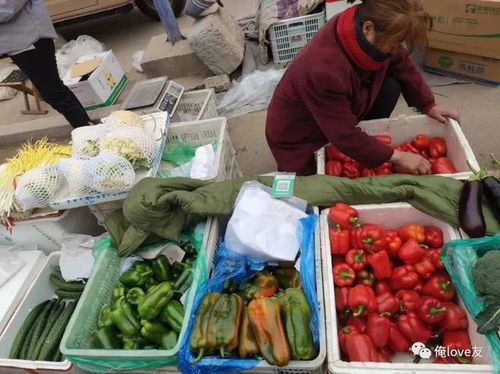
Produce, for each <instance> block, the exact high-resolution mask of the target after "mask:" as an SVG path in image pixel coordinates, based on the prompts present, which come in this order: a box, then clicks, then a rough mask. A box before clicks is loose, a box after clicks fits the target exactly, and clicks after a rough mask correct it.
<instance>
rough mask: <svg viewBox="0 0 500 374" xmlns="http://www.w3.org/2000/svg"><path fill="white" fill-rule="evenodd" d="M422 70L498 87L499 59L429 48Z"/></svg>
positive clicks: (499, 84)
mask: <svg viewBox="0 0 500 374" xmlns="http://www.w3.org/2000/svg"><path fill="white" fill-rule="evenodd" d="M424 70H425V71H428V72H431V73H438V74H444V75H450V76H453V77H456V78H462V79H468V80H472V81H474V82H478V83H481V84H486V85H489V86H500V59H493V58H489V57H481V56H474V55H467V54H463V53H457V52H450V51H443V50H439V49H431V48H429V49H427V51H426V54H425V60H424Z"/></svg>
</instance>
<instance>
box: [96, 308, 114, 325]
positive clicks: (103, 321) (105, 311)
mask: <svg viewBox="0 0 500 374" xmlns="http://www.w3.org/2000/svg"><path fill="white" fill-rule="evenodd" d="M106 326H113V321H112V320H111V307H110V306H109V305H108V304H104V305H103V306H102V308H101V310H100V311H99V315H98V316H97V328H98V329H102V328H103V327H106Z"/></svg>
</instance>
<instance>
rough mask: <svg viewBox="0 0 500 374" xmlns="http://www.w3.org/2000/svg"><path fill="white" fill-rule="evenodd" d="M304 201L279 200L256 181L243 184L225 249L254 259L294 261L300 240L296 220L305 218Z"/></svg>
mask: <svg viewBox="0 0 500 374" xmlns="http://www.w3.org/2000/svg"><path fill="white" fill-rule="evenodd" d="M306 207H307V203H306V202H304V201H303V200H300V199H296V198H293V199H291V200H290V199H289V200H280V199H275V198H273V197H272V196H271V194H270V189H269V187H266V186H264V185H262V184H260V183H258V182H247V183H245V184H243V186H242V188H241V189H240V192H239V194H238V198H237V200H236V203H235V208H234V211H233V214H232V216H231V218H230V219H229V223H228V225H227V230H226V235H225V238H224V240H225V244H226V246H227V248H229V249H231V250H232V251H235V252H237V253H240V254H242V255H244V256H248V257H250V258H251V259H253V260H256V261H266V262H278V261H295V258H296V256H297V253H298V251H299V247H300V242H299V238H298V235H297V229H298V225H299V219H301V218H304V217H307V215H306V213H305V210H306Z"/></svg>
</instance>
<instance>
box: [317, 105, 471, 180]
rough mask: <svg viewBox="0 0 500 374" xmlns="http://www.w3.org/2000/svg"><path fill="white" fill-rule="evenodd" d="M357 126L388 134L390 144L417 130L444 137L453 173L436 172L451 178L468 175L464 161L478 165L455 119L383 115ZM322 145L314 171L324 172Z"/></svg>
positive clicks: (370, 132) (403, 140)
mask: <svg viewBox="0 0 500 374" xmlns="http://www.w3.org/2000/svg"><path fill="white" fill-rule="evenodd" d="M359 127H360V128H361V129H362V130H363V131H365V132H366V133H367V134H368V135H390V136H392V143H393V145H399V144H401V143H404V142H406V141H411V140H412V139H413V138H414V137H415V135H417V134H426V135H428V136H430V137H435V136H439V137H442V138H444V139H445V140H446V145H447V146H448V153H447V155H446V157H448V158H449V159H450V160H451V161H452V162H453V165H454V166H455V169H456V170H457V172H456V173H455V174H436V175H441V176H443V177H452V178H455V179H461V180H463V179H468V178H469V177H470V176H471V175H472V172H471V171H470V169H469V166H468V165H467V161H468V162H470V164H471V165H472V166H473V167H474V168H475V169H479V165H478V163H477V160H476V157H475V156H474V152H473V151H472V148H471V146H470V145H469V142H468V141H467V139H466V138H465V135H464V133H463V131H462V129H461V128H460V125H459V124H458V122H457V121H455V120H453V119H451V118H450V123H449V124H447V125H443V124H442V123H441V122H438V121H437V120H435V119H433V118H431V117H429V116H426V115H419V116H409V117H404V118H394V119H389V118H384V119H375V120H371V121H361V122H360V123H359ZM325 157H326V156H325V148H324V147H323V148H320V149H319V150H318V151H317V152H316V166H317V173H318V174H325Z"/></svg>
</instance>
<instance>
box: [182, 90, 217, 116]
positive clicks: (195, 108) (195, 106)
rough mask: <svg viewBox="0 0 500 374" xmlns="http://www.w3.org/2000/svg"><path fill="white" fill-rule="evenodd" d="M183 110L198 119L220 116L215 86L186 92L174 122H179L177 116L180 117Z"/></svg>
mask: <svg viewBox="0 0 500 374" xmlns="http://www.w3.org/2000/svg"><path fill="white" fill-rule="evenodd" d="M181 112H183V113H187V114H189V115H192V116H196V120H197V121H199V120H202V119H209V118H216V117H218V114H217V107H216V105H215V91H214V90H213V88H211V89H207V90H198V91H190V92H185V93H184V94H183V95H182V98H181V100H180V101H179V105H178V106H177V110H176V113H175V114H174V116H173V118H172V122H179V121H177V120H176V118H177V117H178V116H177V114H178V113H181Z"/></svg>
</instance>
